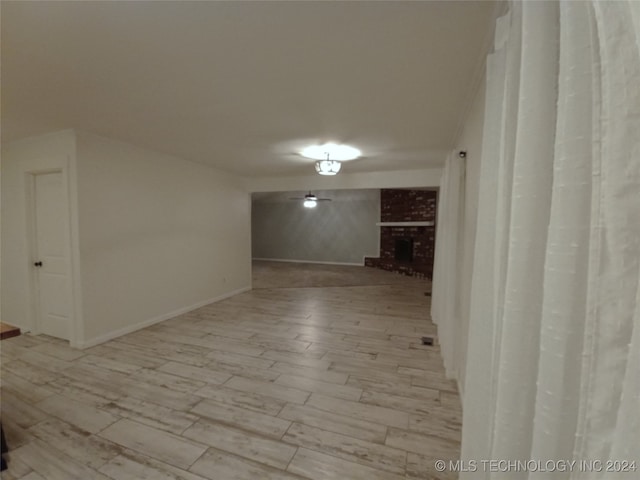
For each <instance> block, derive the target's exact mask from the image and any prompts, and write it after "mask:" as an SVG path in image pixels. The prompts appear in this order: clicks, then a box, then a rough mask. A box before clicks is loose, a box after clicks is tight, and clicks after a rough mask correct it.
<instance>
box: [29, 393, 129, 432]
mask: <svg viewBox="0 0 640 480" xmlns="http://www.w3.org/2000/svg"><path fill="white" fill-rule="evenodd" d="M36 405H37V406H38V408H39V409H40V410H42V411H45V412H47V413H48V414H49V415H53V416H54V417H58V418H59V419H61V420H64V421H65V422H67V423H70V424H72V425H75V426H76V427H78V428H80V429H82V430H84V431H86V432H89V433H97V432H99V431H100V430H102V429H103V428H105V427H107V426H109V425H111V424H112V423H114V422H116V421H117V420H118V417H116V416H115V415H111V414H110V413H107V412H105V411H102V410H98V409H97V408H95V407H92V406H90V405H86V404H84V403H81V402H78V401H76V400H72V399H71V398H69V397H65V396H62V395H52V396H50V397H47V398H45V399H44V400H42V401H40V402H38V403H37V404H36Z"/></svg>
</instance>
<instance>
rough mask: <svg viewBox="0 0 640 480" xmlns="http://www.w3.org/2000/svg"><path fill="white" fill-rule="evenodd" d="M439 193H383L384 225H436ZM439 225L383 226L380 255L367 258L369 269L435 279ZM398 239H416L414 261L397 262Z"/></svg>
mask: <svg viewBox="0 0 640 480" xmlns="http://www.w3.org/2000/svg"><path fill="white" fill-rule="evenodd" d="M436 209H437V192H435V191H427V190H396V189H383V190H381V191H380V221H381V222H435V221H436ZM435 230H436V229H435V226H433V227H424V226H407V227H380V256H379V257H377V258H375V257H367V258H365V265H366V266H368V267H376V268H381V269H383V270H389V271H392V272H399V273H403V274H405V275H410V276H418V277H427V278H432V276H433V258H434V250H435ZM396 239H412V240H413V260H412V261H399V260H396V255H395V247H396Z"/></svg>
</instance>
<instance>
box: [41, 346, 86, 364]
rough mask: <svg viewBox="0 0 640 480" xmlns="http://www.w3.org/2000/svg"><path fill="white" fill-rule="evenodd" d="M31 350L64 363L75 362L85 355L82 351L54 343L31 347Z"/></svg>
mask: <svg viewBox="0 0 640 480" xmlns="http://www.w3.org/2000/svg"><path fill="white" fill-rule="evenodd" d="M31 350H33V351H34V352H39V353H43V354H45V355H49V356H50V357H54V358H56V359H58V360H65V361H72V360H77V359H78V358H80V357H83V356H84V355H86V352H84V351H83V350H77V349H75V348H71V347H69V346H68V345H59V344H56V343H42V344H40V345H36V346H35V347H32V348H31Z"/></svg>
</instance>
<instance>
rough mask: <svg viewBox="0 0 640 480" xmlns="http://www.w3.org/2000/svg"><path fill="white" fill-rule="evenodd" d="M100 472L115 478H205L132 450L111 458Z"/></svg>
mask: <svg viewBox="0 0 640 480" xmlns="http://www.w3.org/2000/svg"><path fill="white" fill-rule="evenodd" d="M100 472H101V473H104V474H105V475H108V476H109V478H112V479H113V480H143V479H144V480H204V477H201V476H200V475H196V474H195V473H191V472H189V471H187V470H185V469H182V468H178V467H175V466H173V465H169V464H168V463H164V462H161V461H160V460H156V459H154V458H151V457H148V456H146V455H142V454H140V453H137V452H134V451H132V450H125V452H124V453H123V454H122V455H118V456H117V457H115V458H114V459H112V460H110V461H109V462H108V463H106V464H105V465H103V466H102V467H101V468H100Z"/></svg>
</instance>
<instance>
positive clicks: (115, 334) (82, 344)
mask: <svg viewBox="0 0 640 480" xmlns="http://www.w3.org/2000/svg"><path fill="white" fill-rule="evenodd" d="M249 290H251V287H250V286H248V287H243V288H239V289H238V290H234V291H232V292H227V293H224V294H222V295H220V296H217V297H215V298H210V299H208V300H203V301H201V302H198V303H194V304H193V305H189V306H188V307H183V308H179V309H178V310H174V311H173V312H169V313H165V314H163V315H160V316H158V317H154V318H149V319H147V320H144V321H142V322H139V323H135V324H133V325H127V326H126V327H123V328H120V329H118V330H114V331H113V332H108V333H105V334H104V335H100V336H99V337H95V338H90V339H89V340H85V341H82V342H78V343H77V344H76V345H73V346H74V347H75V348H80V349H83V348H89V347H95V346H96V345H99V344H101V343H104V342H107V341H109V340H113V339H114V338H117V337H121V336H122V335H126V334H127V333H132V332H135V331H136V330H141V329H143V328H146V327H150V326H151V325H155V324H156V323H160V322H164V321H165V320H169V319H170V318H173V317H177V316H178V315H182V314H183V313H187V312H191V311H192V310H195V309H197V308H200V307H204V306H205V305H209V304H210V303H215V302H219V301H221V300H224V299H225V298H229V297H233V296H235V295H238V294H240V293H244V292H247V291H249Z"/></svg>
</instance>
